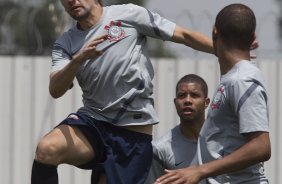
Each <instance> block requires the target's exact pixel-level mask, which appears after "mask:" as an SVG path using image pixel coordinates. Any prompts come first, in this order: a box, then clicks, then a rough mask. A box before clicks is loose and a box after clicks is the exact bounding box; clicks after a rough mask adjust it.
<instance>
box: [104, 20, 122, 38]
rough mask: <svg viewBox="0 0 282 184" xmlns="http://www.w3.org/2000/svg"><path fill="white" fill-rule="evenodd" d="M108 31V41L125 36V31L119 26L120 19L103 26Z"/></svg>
mask: <svg viewBox="0 0 282 184" xmlns="http://www.w3.org/2000/svg"><path fill="white" fill-rule="evenodd" d="M104 29H106V30H107V31H108V40H110V41H115V42H117V41H119V40H121V39H122V38H124V37H125V32H124V30H123V29H122V28H121V21H117V22H114V21H111V22H110V24H109V25H106V26H105V27H104Z"/></svg>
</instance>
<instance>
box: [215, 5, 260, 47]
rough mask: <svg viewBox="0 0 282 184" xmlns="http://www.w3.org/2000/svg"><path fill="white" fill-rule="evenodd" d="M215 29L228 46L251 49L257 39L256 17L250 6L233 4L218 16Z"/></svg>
mask: <svg viewBox="0 0 282 184" xmlns="http://www.w3.org/2000/svg"><path fill="white" fill-rule="evenodd" d="M215 27H216V29H217V31H218V32H219V35H220V36H221V37H222V39H223V41H224V42H225V43H226V44H227V45H229V46H231V47H236V48H239V49H250V47H251V44H252V42H253V41H254V38H255V37H254V35H255V29H256V17H255V14H254V12H253V11H252V10H251V9H250V8H249V7H248V6H246V5H243V4H231V5H228V6H226V7H224V8H223V9H222V10H221V11H220V12H219V13H218V14H217V16H216V21H215Z"/></svg>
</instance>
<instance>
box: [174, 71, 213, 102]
mask: <svg viewBox="0 0 282 184" xmlns="http://www.w3.org/2000/svg"><path fill="white" fill-rule="evenodd" d="M181 83H197V84H200V86H201V87H202V91H203V93H204V95H205V98H206V97H208V85H207V83H206V81H205V80H204V79H203V78H202V77H200V76H198V75H196V74H188V75H185V76H183V77H182V78H181V79H179V81H178V82H177V84H176V93H177V91H178V87H179V85H180V84H181Z"/></svg>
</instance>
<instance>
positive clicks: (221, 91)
mask: <svg viewBox="0 0 282 184" xmlns="http://www.w3.org/2000/svg"><path fill="white" fill-rule="evenodd" d="M224 92H225V89H224V86H219V88H218V89H217V92H216V95H215V97H214V99H213V101H212V104H211V108H212V110H214V109H218V108H219V106H220V104H221V102H222V98H223V95H224Z"/></svg>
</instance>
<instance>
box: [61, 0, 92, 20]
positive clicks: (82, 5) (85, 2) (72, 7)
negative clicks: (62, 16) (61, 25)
mask: <svg viewBox="0 0 282 184" xmlns="http://www.w3.org/2000/svg"><path fill="white" fill-rule="evenodd" d="M61 2H62V4H63V6H64V8H65V10H66V12H67V13H68V14H69V15H70V16H71V17H72V18H73V19H75V20H78V21H79V20H83V19H85V18H87V17H89V15H90V13H91V10H92V9H93V7H94V0H61Z"/></svg>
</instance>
